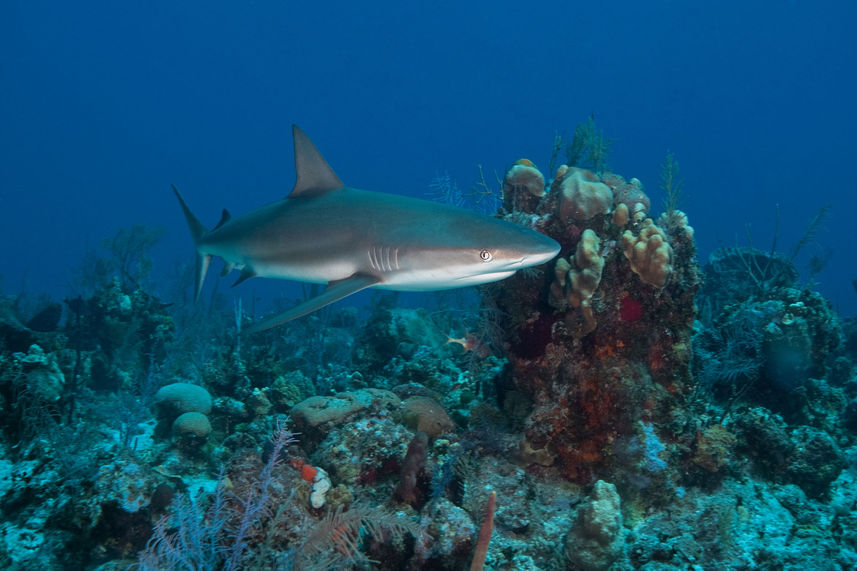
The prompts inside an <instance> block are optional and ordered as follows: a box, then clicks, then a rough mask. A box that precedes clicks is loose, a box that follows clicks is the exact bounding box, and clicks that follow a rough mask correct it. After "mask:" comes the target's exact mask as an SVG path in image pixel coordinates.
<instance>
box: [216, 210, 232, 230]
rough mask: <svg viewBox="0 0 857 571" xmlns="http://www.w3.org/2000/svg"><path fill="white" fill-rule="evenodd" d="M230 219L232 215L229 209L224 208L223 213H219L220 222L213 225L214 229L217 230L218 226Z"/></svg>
mask: <svg viewBox="0 0 857 571" xmlns="http://www.w3.org/2000/svg"><path fill="white" fill-rule="evenodd" d="M230 220H232V215H231V214H229V211H228V210H226V209H225V208H224V209H223V214H221V215H220V222H218V223H217V226H215V227H214V229H215V230H217V229H218V228H220V227H221V226H223V225H224V224H226V223H227V222H229V221H230Z"/></svg>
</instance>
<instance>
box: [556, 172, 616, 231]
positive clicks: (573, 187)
mask: <svg viewBox="0 0 857 571" xmlns="http://www.w3.org/2000/svg"><path fill="white" fill-rule="evenodd" d="M563 172H564V174H565V176H564V178H563V180H562V184H561V186H560V188H561V191H562V198H561V200H560V203H559V217H560V218H561V219H562V220H563V221H565V222H573V221H586V220H590V219H591V218H593V217H594V216H596V215H598V214H606V213H608V212H610V209H611V208H612V207H613V191H612V190H611V188H610V187H609V186H607V185H606V184H604V183H603V182H601V181H600V179H599V178H598V175H597V174H595V173H594V172H592V171H588V170H586V169H580V168H577V167H569V168H568V169H567V170H566V171H563Z"/></svg>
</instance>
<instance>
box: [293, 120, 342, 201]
mask: <svg viewBox="0 0 857 571" xmlns="http://www.w3.org/2000/svg"><path fill="white" fill-rule="evenodd" d="M292 136H293V137H294V139H295V171H296V172H297V180H296V181H295V187H294V188H293V189H292V192H291V193H290V194H289V198H298V197H301V196H310V195H315V194H322V193H325V192H330V191H331V190H336V189H338V188H342V187H343V186H345V185H343V184H342V181H341V180H339V177H338V176H336V173H335V172H333V169H332V168H330V165H328V164H327V161H326V160H324V157H323V156H321V153H319V152H318V149H316V148H315V145H313V144H312V141H310V139H309V137H307V134H306V133H304V132H303V131H302V130H301V128H300V127H298V126H297V125H292Z"/></svg>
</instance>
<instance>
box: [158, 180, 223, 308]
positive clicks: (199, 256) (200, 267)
mask: <svg viewBox="0 0 857 571" xmlns="http://www.w3.org/2000/svg"><path fill="white" fill-rule="evenodd" d="M170 186H172V187H173V192H175V193H176V198H178V199H179V204H180V205H181V207H182V212H184V217H185V219H186V220H187V225H188V228H190V235H191V237H192V238H193V244H194V246H197V245H198V244H199V241H200V240H201V239H202V237H203V236H204V235H205V233H206V232H208V230H206V229H205V226H203V225H202V223H201V222H200V221H199V220H197V218H196V216H194V214H193V212H191V211H190V208H188V205H187V203H186V202H185V201H184V198H182V195H181V193H180V192H179V189H177V188H176V187H175V185H170ZM227 215H228V214H227V213H226V211H224V216H227ZM221 223H222V222H221ZM209 263H211V255H209V254H203V253H202V252H200V251H199V249H198V248H197V252H196V283H195V284H194V295H193V300H194V302H197V301H199V294H200V293H201V292H202V284H203V282H204V281H205V273H206V272H207V271H208V264H209Z"/></svg>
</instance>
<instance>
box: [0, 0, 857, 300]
mask: <svg viewBox="0 0 857 571" xmlns="http://www.w3.org/2000/svg"><path fill="white" fill-rule="evenodd" d="M161 4H163V5H158V3H152V2H115V1H109V2H108V1H102V2H83V3H81V2H40V1H30V0H28V1H27V2H17V3H12V2H4V3H3V5H2V7H0V203H2V224H0V243H2V248H0V274H3V275H4V279H3V282H2V286H0V287H2V289H3V291H4V292H5V293H14V292H16V291H18V290H20V289H21V288H22V287H26V288H28V289H30V290H34V291H50V292H52V293H54V295H57V296H61V295H64V294H66V293H67V284H68V282H69V280H70V268H71V267H72V266H74V265H76V264H77V262H78V260H79V258H80V256H81V255H82V253H83V252H84V249H85V247H86V244H89V245H90V246H92V245H97V244H98V243H99V241H100V240H101V238H104V237H108V236H112V235H113V234H115V232H116V231H117V230H118V229H119V228H121V227H123V226H129V225H131V224H134V223H145V224H147V225H153V226H155V225H163V226H165V227H166V228H167V229H168V230H169V234H168V236H167V238H165V240H164V242H163V244H162V247H160V248H159V249H158V266H157V267H156V272H155V275H154V277H155V278H157V277H158V275H159V273H160V275H164V276H165V275H166V274H167V269H168V268H169V267H170V266H171V265H172V260H174V259H176V258H179V257H181V258H182V259H188V260H190V257H191V245H190V239H189V237H188V235H187V230H186V229H185V223H184V220H183V219H182V217H181V213H180V211H179V209H178V207H177V205H176V204H175V199H174V198H173V196H172V194H171V193H170V190H169V185H170V183H175V184H176V185H178V186H179V188H181V189H182V190H183V191H184V193H185V195H186V198H187V199H188V201H189V202H190V203H191V205H192V207H193V208H194V209H195V210H196V212H197V214H198V215H199V217H200V218H201V219H202V220H203V221H204V222H206V223H208V224H212V225H213V224H214V223H215V222H216V221H217V219H218V218H219V213H220V209H221V208H223V207H228V208H229V209H230V210H231V211H232V212H233V213H240V212H243V211H246V210H248V209H251V208H253V207H255V206H258V205H260V204H261V203H264V202H269V201H271V200H274V199H278V198H280V197H282V196H283V195H285V194H286V193H287V192H288V190H289V189H290V188H291V186H292V184H293V180H294V169H293V164H292V156H291V153H292V147H291V144H292V143H291V136H290V130H289V125H290V124H291V123H293V122H294V123H298V124H299V125H301V126H302V127H303V128H304V129H305V130H306V131H307V132H308V133H309V135H310V136H311V137H312V138H313V139H314V141H315V142H316V144H317V145H318V146H319V147H320V149H321V150H322V152H323V153H324V154H325V156H326V157H327V159H328V161H329V162H330V163H331V165H332V166H333V167H334V169H335V170H336V172H337V174H339V176H340V178H341V179H342V180H343V181H345V182H346V183H347V184H351V185H352V186H357V187H360V188H368V189H372V190H379V191H387V192H399V193H409V194H414V195H422V194H423V193H425V192H426V191H427V186H428V184H429V183H430V181H431V180H432V178H433V177H434V176H435V174H436V173H438V172H443V171H447V172H449V174H450V175H451V176H452V177H453V178H455V179H456V180H457V181H458V183H459V185H461V186H463V187H468V186H469V185H470V184H471V183H472V182H473V181H474V180H475V179H476V177H477V164H482V165H484V166H485V168H486V170H487V172H491V171H492V170H493V169H498V170H502V169H503V168H504V166H506V165H508V164H509V163H510V162H511V161H513V160H515V159H517V158H519V157H528V158H531V159H532V160H534V161H535V162H536V163H537V164H538V165H539V166H542V167H543V168H545V170H546V167H547V161H548V158H549V156H550V150H551V143H552V139H553V135H554V131H555V130H560V131H563V130H564V131H566V132H567V133H569V134H570V133H571V132H572V131H573V129H574V125H575V124H577V123H579V122H582V121H584V120H585V119H586V118H587V117H588V116H589V114H592V113H594V114H595V117H596V120H597V122H598V124H599V125H600V126H601V127H602V128H603V129H604V130H605V132H606V134H607V135H608V136H610V137H611V138H613V139H614V140H615V143H614V147H613V149H614V152H613V155H612V158H611V160H610V166H611V167H612V169H613V170H614V171H616V172H618V173H620V174H622V175H624V176H626V177H628V178H630V177H633V176H636V177H638V178H640V179H641V180H642V181H643V183H644V184H645V185H646V188H647V190H648V191H649V194H650V195H652V196H653V203H655V204H660V198H661V197H660V195H659V194H658V191H657V187H658V178H659V172H660V164H661V162H662V160H663V158H664V155H665V153H666V152H667V150H672V151H673V152H674V153H675V156H676V158H677V159H678V161H679V163H680V165H681V171H682V174H683V178H684V180H685V195H686V196H685V200H684V202H683V204H682V205H681V206H682V208H683V209H684V210H686V211H687V212H688V213H689V215H690V219H691V223H692V224H693V226H694V227H695V228H696V236H697V239H698V242H699V245H700V255H701V259H702V260H704V259H706V258H707V256H708V253H710V251H711V250H712V249H713V248H715V247H717V246H718V245H720V244H723V245H727V246H732V245H743V244H746V243H747V237H746V236H747V233H746V226H747V225H748V224H751V225H752V234H753V237H754V241H755V244H756V245H757V246H759V247H762V248H763V249H766V248H768V247H769V244H770V240H771V238H772V236H773V229H774V220H775V212H776V210H775V204H777V203H779V204H780V207H781V220H782V225H781V232H780V242H779V243H780V244H781V246H782V249H783V250H787V249H788V247H790V246H791V245H792V244H793V243H794V242H795V241H796V240H797V239H798V238H799V236H800V235H801V233H802V231H803V229H804V228H805V225H806V223H807V222H808V221H809V219H810V218H811V217H812V216H813V215H814V214H815V212H816V211H817V210H818V209H819V208H820V207H821V206H822V205H824V204H826V203H833V204H834V206H835V209H834V212H833V214H832V216H831V217H830V218H829V220H828V224H827V225H826V229H825V230H824V231H823V232H822V233H821V234H820V236H819V238H820V242H821V243H822V244H823V245H825V246H827V247H829V248H832V249H833V251H834V257H833V259H832V260H831V262H830V264H829V266H828V268H827V269H826V270H825V271H824V272H823V274H822V275H821V284H820V288H821V291H823V292H824V293H825V294H826V295H827V296H828V297H829V298H830V299H831V300H832V301H833V302H834V303H835V304H837V306H838V307H840V308H841V309H842V310H843V311H844V312H845V313H846V314H849V315H850V314H854V313H855V309H857V294H855V292H854V290H853V288H852V285H851V280H853V279H854V278H857V270H855V259H857V256H855V253H854V251H853V250H854V247H855V243H857V240H855V237H854V230H853V226H854V222H853V220H854V216H855V214H857V199H855V186H857V184H855V173H854V172H853V166H854V162H855V158H856V157H857V153H855V151H857V144H855V133H857V113H855V101H857V65H855V62H857V57H855V56H857V47H856V46H857V42H855V39H854V22H855V21H857V3H855V2H853V1H841V2H785V1H768V2H744V1H740V2H701V1H694V2H667V1H662V0H656V1H652V2H638V1H626V2H599V3H595V2H567V1H566V2H542V3H538V2H533V3H523V4H522V3H519V2H515V3H511V2H509V3H504V2H473V3H466V2H431V3H429V2H420V3H416V2H414V3H401V2H388V3H380V2H376V3H366V5H365V6H361V5H359V4H363V3H355V2H341V1H333V2H318V3H316V4H320V5H321V6H316V7H308V6H299V5H298V3H297V2H282V1H280V2H255V3H252V4H251V3H249V2H209V1H206V2H193V3H190V2H184V3H177V4H180V5H175V6H174V5H172V4H174V3H161ZM167 4H170V6H167ZM300 4H310V3H309V2H302V3H300ZM402 4H407V5H405V6H403V5H402ZM596 4H598V6H596ZM416 6H419V7H416ZM807 253H809V251H808V252H807ZM802 260H803V262H805V260H806V256H804V257H803V258H802ZM161 285H163V284H161ZM244 287H247V286H244Z"/></svg>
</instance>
